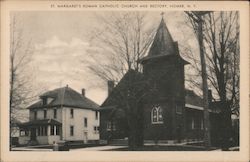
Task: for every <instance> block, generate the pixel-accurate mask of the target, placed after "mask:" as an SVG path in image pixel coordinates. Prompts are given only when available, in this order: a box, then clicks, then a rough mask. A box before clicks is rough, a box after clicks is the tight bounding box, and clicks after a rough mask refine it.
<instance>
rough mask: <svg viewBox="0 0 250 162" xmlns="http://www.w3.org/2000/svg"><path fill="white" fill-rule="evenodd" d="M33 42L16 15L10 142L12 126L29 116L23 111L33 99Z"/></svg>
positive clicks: (12, 30) (13, 20)
mask: <svg viewBox="0 0 250 162" xmlns="http://www.w3.org/2000/svg"><path fill="white" fill-rule="evenodd" d="M30 43H31V42H30V41H28V42H26V41H25V40H24V39H23V34H22V29H21V28H19V26H18V21H17V19H16V16H15V15H12V17H11V23H10V144H11V135H12V134H13V133H15V132H13V131H12V126H13V125H15V124H17V123H16V122H17V121H20V120H24V119H25V118H26V117H27V116H25V114H24V113H23V112H22V110H24V108H26V106H27V104H29V103H30V102H31V101H32V100H33V99H34V95H33V94H32V91H31V87H32V86H31V84H30V79H31V76H32V75H30V74H28V71H27V70H28V65H29V63H30V61H31V54H32V48H31V44H30Z"/></svg>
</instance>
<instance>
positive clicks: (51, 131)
mask: <svg viewBox="0 0 250 162" xmlns="http://www.w3.org/2000/svg"><path fill="white" fill-rule="evenodd" d="M54 132H55V129H54V125H51V126H50V135H55V133H54Z"/></svg>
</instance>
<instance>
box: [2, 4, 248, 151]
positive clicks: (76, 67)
mask: <svg viewBox="0 0 250 162" xmlns="http://www.w3.org/2000/svg"><path fill="white" fill-rule="evenodd" d="M95 5H98V7H99V8H105V9H106V10H91V8H94V7H96V6H95ZM95 5H94V4H93V3H91V4H85V3H84V4H81V3H79V4H74V5H73V4H68V3H67V4H66V3H58V4H55V3H51V4H50V5H49V7H50V10H11V11H10V12H8V13H9V14H8V15H5V17H7V18H8V19H9V24H8V26H9V30H8V34H7V35H8V39H6V40H8V41H9V42H7V43H9V46H8V47H9V49H8V50H7V51H8V52H9V53H5V54H4V55H6V56H7V57H6V58H8V60H7V61H8V63H6V65H8V67H6V69H5V72H7V75H8V79H7V82H8V86H7V87H8V89H7V92H6V93H5V94H4V95H6V96H7V99H8V101H6V104H7V105H8V107H5V109H6V110H8V114H7V115H6V117H8V122H6V123H5V125H8V126H7V127H8V130H9V132H8V133H6V132H5V133H6V134H7V136H8V138H7V139H8V140H9V141H8V144H9V146H8V151H10V152H19V153H22V152H24V153H25V152H32V153H34V152H36V153H40V152H45V153H46V152H51V153H56V152H57V153H63V152H65V151H66V152H73V153H81V152H85V153H86V151H105V152H106V153H107V152H108V153H109V152H111V153H115V152H119V153H120V154H123V153H126V152H131V151H132V152H144V153H147V152H152V151H153V152H158V151H161V152H162V151H163V152H169V151H171V152H176V153H178V152H180V151H181V152H183V151H185V152H188V151H192V152H194V151H195V152H197V151H202V152H232V151H233V152H236V153H237V152H240V151H241V149H242V147H241V143H240V141H241V140H242V139H241V129H245V128H242V127H240V121H241V115H242V113H240V112H242V110H241V109H242V105H243V104H241V98H240V97H242V96H241V91H242V90H244V89H240V83H241V79H242V73H243V72H242V71H244V70H246V69H242V68H240V63H241V61H242V57H243V54H242V53H241V51H242V50H241V48H242V47H241V41H240V40H241V37H240V34H241V32H242V31H241V29H242V27H241V25H242V24H241V23H240V22H241V19H242V16H241V13H240V10H235V9H232V10H226V11H225V10H213V9H210V10H208V9H206V10H197V9H193V10H188V9H187V8H186V6H181V4H178V5H173V6H172V7H176V8H179V7H183V9H182V10H179V9H178V10H173V9H170V10H169V9H168V8H171V5H169V4H162V6H163V7H161V5H159V4H157V6H154V4H151V5H150V4H145V6H143V4H141V3H137V4H134V3H133V4H119V5H120V6H119V7H122V8H123V10H113V9H112V8H115V7H117V4H115V3H113V4H112V3H111V4H106V3H104V4H100V3H98V4H97V3H96V4H95ZM192 5H193V4H192ZM193 6H195V5H193ZM83 7H85V9H83ZM138 7H150V8H153V7H155V8H158V9H157V10H150V9H144V10H136V9H133V8H138ZM189 7H190V6H189ZM62 8H63V9H62ZM68 8H70V10H67V9H68ZM72 8H78V9H77V10H72ZM79 8H80V9H79ZM124 8H128V10H124ZM65 10H67V11H65ZM244 55H245V54H244ZM246 58H247V59H248V57H246ZM244 75H246V74H244ZM247 75H248V74H247ZM247 83H248V82H247ZM248 84H249V83H248ZM1 94H2V93H1ZM1 102H2V101H1ZM243 106H244V105H243ZM1 108H2V107H1ZM243 109H245V113H246V112H247V111H248V110H247V111H246V109H248V104H246V105H245V107H243ZM247 124H249V123H247ZM246 126H247V125H246ZM247 134H248V132H247Z"/></svg>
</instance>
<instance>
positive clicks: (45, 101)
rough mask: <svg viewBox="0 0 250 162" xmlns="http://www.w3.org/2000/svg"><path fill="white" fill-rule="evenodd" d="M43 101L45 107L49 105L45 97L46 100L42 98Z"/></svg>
mask: <svg viewBox="0 0 250 162" xmlns="http://www.w3.org/2000/svg"><path fill="white" fill-rule="evenodd" d="M42 100H43V105H47V98H46V97H44V98H42Z"/></svg>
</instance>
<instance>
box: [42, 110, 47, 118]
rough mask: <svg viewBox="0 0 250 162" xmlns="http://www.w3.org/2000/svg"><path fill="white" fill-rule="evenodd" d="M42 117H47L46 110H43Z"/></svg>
mask: <svg viewBox="0 0 250 162" xmlns="http://www.w3.org/2000/svg"><path fill="white" fill-rule="evenodd" d="M43 117H44V119H46V118H47V110H43Z"/></svg>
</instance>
